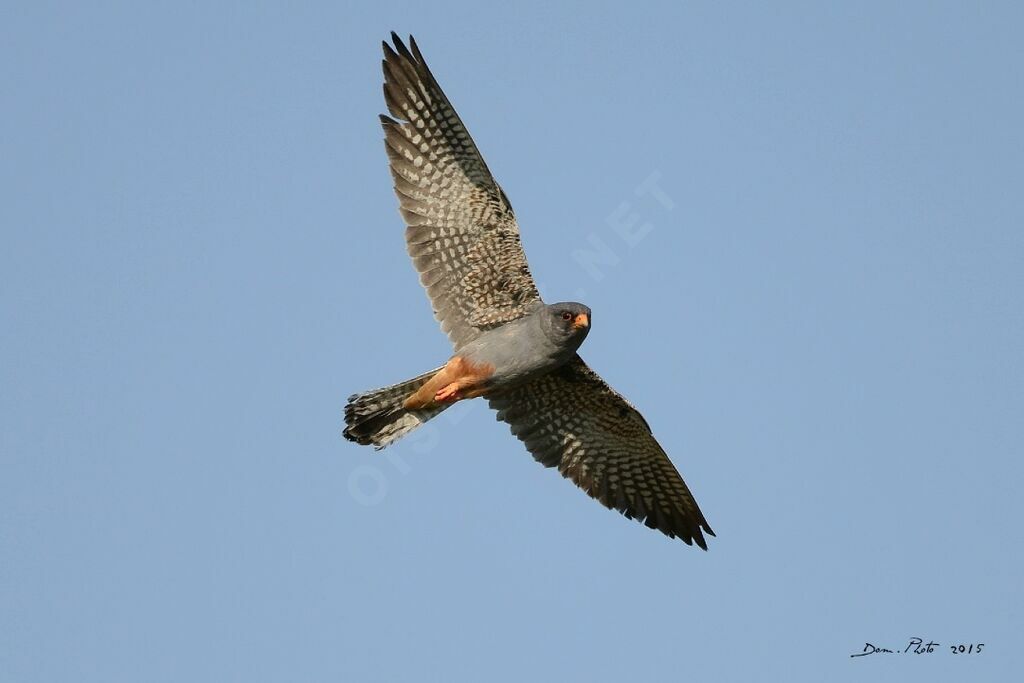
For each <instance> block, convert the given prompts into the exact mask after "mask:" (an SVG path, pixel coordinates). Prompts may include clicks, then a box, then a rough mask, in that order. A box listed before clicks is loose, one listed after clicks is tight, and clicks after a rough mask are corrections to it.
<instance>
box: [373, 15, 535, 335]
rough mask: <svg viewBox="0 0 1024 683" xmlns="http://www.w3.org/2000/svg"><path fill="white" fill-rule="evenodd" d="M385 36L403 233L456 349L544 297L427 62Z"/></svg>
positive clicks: (501, 201)
mask: <svg viewBox="0 0 1024 683" xmlns="http://www.w3.org/2000/svg"><path fill="white" fill-rule="evenodd" d="M391 38H392V40H393V41H394V44H395V45H394V48H393V49H392V47H391V46H390V45H388V44H387V43H384V99H385V100H386V101H387V105H388V111H389V112H390V113H391V116H394V117H396V118H397V119H399V120H395V119H393V118H391V117H388V116H381V117H380V119H381V123H382V124H383V126H384V139H385V142H386V143H387V152H388V158H389V159H390V160H391V174H392V176H394V179H395V193H396V194H397V195H398V199H399V204H400V210H401V213H402V217H403V218H404V219H405V223H406V225H407V226H408V227H407V228H406V231H405V241H406V245H407V248H408V250H409V255H410V256H411V257H412V260H413V263H414V264H415V266H416V270H417V271H419V273H420V282H421V283H422V284H423V286H424V287H425V288H426V290H427V294H428V295H429V297H430V301H431V303H432V304H433V307H434V316H435V317H436V318H437V319H438V321H439V322H440V323H441V329H442V330H444V332H445V333H446V334H447V335H448V338H449V339H450V340H451V342H452V344H453V345H454V346H455V347H456V348H458V347H459V346H461V345H463V344H465V343H466V342H468V341H470V340H472V339H473V338H475V337H476V336H477V335H478V334H479V333H480V331H481V330H484V329H488V328H490V327H494V326H495V325H499V324H501V323H504V322H508V321H509V320H515V319H516V318H519V317H521V316H522V315H523V314H524V310H525V308H526V307H527V305H528V304H529V303H531V302H533V301H538V300H539V299H540V295H539V294H538V293H537V287H536V285H535V284H534V282H533V277H532V276H531V275H530V270H529V268H528V267H527V265H526V255H525V254H524V253H523V248H522V246H521V245H520V242H519V226H518V225H516V219H515V216H514V215H513V214H512V207H511V206H509V202H508V198H507V197H505V193H504V192H502V190H501V188H500V187H499V186H498V183H497V182H495V180H494V178H493V177H492V176H491V172H490V171H489V170H488V169H487V164H485V163H484V160H483V157H481V156H480V152H479V151H478V150H477V148H476V145H475V144H473V139H472V138H471V137H470V136H469V133H468V132H467V131H466V128H465V126H463V125H462V121H461V120H460V119H459V115H458V114H456V113H455V109H453V108H452V105H451V103H450V102H449V101H448V98H447V97H445V95H444V93H443V92H442V91H441V86H439V85H438V84H437V81H436V80H434V76H433V75H432V74H431V73H430V69H428V68H427V64H426V62H425V61H423V55H421V54H420V51H419V48H418V47H417V46H416V41H415V40H414V39H412V38H411V37H410V39H409V44H410V47H411V48H412V51H411V52H410V51H409V49H408V48H406V46H405V45H404V44H403V43H402V41H401V39H400V38H399V37H398V36H397V35H395V34H394V33H392V34H391Z"/></svg>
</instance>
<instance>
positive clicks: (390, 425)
mask: <svg viewBox="0 0 1024 683" xmlns="http://www.w3.org/2000/svg"><path fill="white" fill-rule="evenodd" d="M441 369H442V368H437V369H436V370H431V371H430V372H427V373H425V374H422V375H420V376H419V377H415V378H413V379H410V380H406V381H405V382H399V383H398V384H392V385H391V386H389V387H382V388H380V389H374V390H373V391H367V392H365V393H362V394H353V395H352V396H349V398H348V405H346V406H345V431H344V432H342V434H344V436H345V438H346V439H348V440H349V441H355V442H356V443H358V444H362V445H364V446H368V445H370V444H372V445H374V446H376V447H377V448H378V449H380V448H384V447H385V446H387V445H388V444H390V443H393V442H395V441H397V440H398V439H400V438H402V437H403V436H405V435H406V434H408V433H409V432H411V431H412V430H414V429H416V428H417V427H419V426H420V425H421V424H423V423H424V422H426V421H427V420H429V419H431V418H433V417H436V416H437V415H440V414H441V412H443V411H444V409H445V408H447V407H448V406H449V405H451V404H450V403H446V404H442V405H437V404H434V405H433V406H431V407H429V408H422V409H419V410H409V409H406V408H404V407H403V405H402V404H403V403H404V402H405V399H407V398H409V397H410V396H412V395H413V394H414V393H416V390H417V389H419V388H420V387H422V386H423V385H424V384H426V383H427V382H428V381H429V380H430V378H431V377H433V376H434V375H436V374H437V373H438V372H439V371H440V370H441Z"/></svg>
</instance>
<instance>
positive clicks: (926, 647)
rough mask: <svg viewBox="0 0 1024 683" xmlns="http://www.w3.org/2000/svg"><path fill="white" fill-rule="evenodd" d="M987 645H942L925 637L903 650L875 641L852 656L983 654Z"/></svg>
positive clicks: (909, 644)
mask: <svg viewBox="0 0 1024 683" xmlns="http://www.w3.org/2000/svg"><path fill="white" fill-rule="evenodd" d="M984 647H985V643H956V644H955V645H942V644H941V643H937V642H935V641H934V640H929V641H928V642H925V640H924V638H916V637H915V638H911V639H910V642H909V643H907V646H906V647H905V648H903V649H902V650H899V649H892V648H888V647H882V646H881V645H875V644H874V643H864V649H863V650H861V651H860V652H855V653H854V654H852V655H850V656H851V657H867V656H868V655H902V654H914V655H928V654H932V653H935V652H943V651H945V652H949V653H951V654H954V655H974V654H981V650H982V648H984Z"/></svg>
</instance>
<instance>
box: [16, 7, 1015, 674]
mask: <svg viewBox="0 0 1024 683" xmlns="http://www.w3.org/2000/svg"><path fill="white" fill-rule="evenodd" d="M1022 20H1024V13H1022V11H1021V10H1020V9H1019V7H1018V6H1016V5H1014V4H1010V3H1003V4H1000V3H986V4H984V5H982V6H967V5H963V4H959V3H900V4H899V5H898V6H892V4H891V3H866V4H864V3H858V4H856V5H855V6H854V5H849V6H846V7H826V6H823V4H822V3H785V4H782V5H779V4H772V5H770V6H768V5H765V4H764V3H749V4H742V3H727V4H723V3H644V6H643V8H639V7H636V6H627V4H626V3H617V4H604V5H586V6H584V5H578V6H569V5H566V6H552V5H551V4H541V3H536V4H518V5H516V6H514V7H513V6H506V7H502V8H496V7H490V6H487V5H486V4H485V3H477V2H473V3H445V2H431V3H407V2H388V3H374V5H369V4H368V5H366V6H348V5H345V4H340V3H307V4H304V5H303V6H302V7H291V6H286V5H284V4H273V3H216V4H215V5H213V4H209V5H208V4H203V3H188V4H185V5H183V4H181V3H160V4H151V3H149V4H140V3H121V4H115V3H99V4H96V5H94V6H92V7H85V6H80V5H78V4H72V3H36V4H31V6H23V7H21V8H17V7H14V6H12V5H8V6H5V8H4V9H2V10H0V46H2V47H0V53H2V56H3V58H2V59H0V101H2V102H0V103H2V110H3V112H4V113H3V117H2V119H0V120H2V123H0V127H2V128H0V130H2V135H0V187H2V194H3V201H2V202H0V227H2V230H3V245H4V248H3V250H0V283H2V286H0V306H2V311H3V320H4V323H5V324H4V326H3V327H4V331H3V333H2V334H0V351H2V355H0V358H2V367H0V384H2V386H3V391H2V392H0V401H2V411H0V466H2V474H0V614H3V618H2V620H0V678H3V679H4V680H11V681H68V680H75V681H104V682H111V681H139V680H146V681H230V680H244V681H295V680H301V681H428V680H437V681H479V680H495V681H523V680H538V681H555V680H559V681H565V680H590V681H621V680H650V681H676V680H679V681H682V680H714V681H750V680H787V681H820V680H830V681H860V680H871V681H897V680H898V681H908V680H921V681H962V680H978V681H988V680H1009V679H1010V678H1011V677H1013V675H1014V674H1015V673H1016V674H1017V675H1019V674H1020V672H1021V670H1022V669H1024V667H1022V663H1024V657H1022V655H1021V648H1020V643H1019V637H1020V634H1021V633H1022V632H1024V629H1022V597H1024V596H1022V584H1021V580H1020V577H1021V575H1022V573H1024V561H1022V550H1021V548H1022V541H1024V539H1022V534H1021V530H1020V520H1021V519H1022V517H1024V505H1022V503H1021V497H1020V493H1019V483H1020V481H1021V479H1022V476H1024V469H1022V465H1021V457H1020V456H1021V447H1022V446H1021V445H1022V443H1024V427H1022V424H1024V421H1022V419H1021V416H1022V409H1024V381H1022V380H1024V353H1022V349H1024V231H1022V229H1021V228H1022V225H1024V198H1022V193H1021V188H1022V187H1024V162H1022V159H1024V154H1022V152H1024V133H1022V126H1021V121H1024V99H1022V96H1021V83H1022V77H1024V53H1022V50H1021V43H1020V26H1021V22H1022ZM392 29H395V30H397V31H399V32H400V33H403V34H406V33H409V32H412V33H414V34H415V35H416V36H417V38H418V41H419V43H420V46H421V47H422V49H423V51H424V53H425V55H426V57H427V59H428V61H429V63H430V65H431V67H432V68H433V70H434V72H435V74H436V75H437V77H438V79H439V80H440V82H441V84H442V85H443V87H444V88H445V89H446V91H447V93H448V95H449V97H450V98H451V99H452V101H453V102H454V104H455V106H456V107H457V108H458V110H459V112H460V113H461V114H462V116H463V118H464V120H465V121H466V123H467V125H468V127H469V129H470V131H471V132H472V133H473V135H474V136H475V138H476V141H477V143H478V145H479V146H480V148H481V149H482V151H483V153H484V155H485V157H486V159H487V161H488V163H489V165H490V167H491V170H492V171H493V172H494V174H495V176H496V177H497V178H498V180H499V181H500V182H501V183H502V184H503V186H504V189H505V190H506V192H507V193H508V195H509V197H510V199H511V201H512V204H513V206H514V207H515V209H516V213H517V216H518V219H519V223H520V225H521V227H522V231H523V241H524V245H525V248H526V251H527V255H528V257H529V259H530V264H531V267H532V269H533V271H534V273H535V274H536V276H537V279H538V281H539V284H540V287H541V291H542V294H543V295H544V296H545V298H547V299H548V300H563V299H580V300H582V301H584V302H586V303H587V304H588V305H590V306H591V307H592V308H593V310H594V327H593V331H592V333H591V334H590V336H589V338H588V339H587V341H586V343H585V345H584V347H583V349H582V353H583V355H584V357H585V358H586V359H587V360H588V362H589V363H590V364H591V365H592V366H593V367H594V368H595V369H597V370H598V371H599V372H600V373H601V374H602V375H603V376H604V377H605V378H606V379H607V380H608V381H609V382H610V383H611V384H612V385H613V386H615V387H616V388H617V389H618V390H619V391H621V392H622V393H623V394H625V395H626V396H627V397H628V398H629V399H631V400H632V401H633V402H634V403H635V404H637V405H638V406H639V407H640V409H641V410H642V411H643V413H644V414H645V416H646V417H647V419H648V420H649V422H650V423H651V425H652V427H653V429H654V432H655V434H656V435H657V436H658V438H659V439H660V441H661V443H662V444H663V445H664V447H665V448H666V450H667V451H668V452H669V453H670V454H671V456H672V457H673V459H674V461H675V463H676V464H677V466H678V467H679V469H680V470H681V472H682V473H683V475H684V477H685V478H686V480H687V482H688V483H689V484H690V486H691V488H692V489H693V491H694V493H695V495H696V497H697V499H698V501H699V502H700V504H701V507H702V508H703V510H704V512H705V514H706V516H707V518H708V520H709V522H710V523H711V525H712V527H713V528H714V529H715V531H716V532H717V533H718V537H717V538H715V539H711V544H710V550H709V552H707V553H704V552H701V551H699V550H696V549H694V548H690V547H687V546H685V545H683V544H682V543H680V542H678V541H671V540H669V539H667V538H665V537H663V536H661V535H660V534H657V533H654V532H651V531H649V530H647V529H645V528H643V527H642V526H640V525H638V524H636V523H635V522H630V521H628V520H625V519H623V518H621V517H619V516H618V515H617V514H614V513H612V512H609V511H607V510H604V509H603V508H602V507H601V506H599V505H597V504H596V503H594V502H593V501H590V500H589V499H587V498H586V497H585V496H584V495H582V494H581V493H579V492H578V491H577V490H575V489H574V487H573V486H572V485H570V484H569V483H568V482H566V481H564V480H562V479H561V478H560V477H559V476H558V475H557V474H556V473H555V472H553V471H551V470H545V469H544V468H542V467H540V466H539V465H538V464H536V463H535V462H534V461H533V459H532V458H531V457H530V456H529V455H528V454H527V453H526V451H525V449H524V448H523V447H522V445H521V444H520V443H519V442H518V441H516V440H515V439H514V438H512V437H511V435H509V434H508V430H507V427H506V426H504V425H502V424H500V423H497V422H496V421H495V420H494V418H493V414H492V413H491V412H490V411H489V410H488V409H487V407H486V406H485V405H484V404H482V403H480V402H475V403H470V404H466V405H463V406H459V407H458V408H456V409H453V410H452V411H449V412H448V413H446V414H445V415H444V416H442V417H441V418H439V419H438V420H437V421H436V422H435V423H432V424H431V425H429V426H428V427H426V428H424V429H423V430H422V432H421V433H420V434H418V435H416V436H415V437H414V438H410V439H409V440H408V441H407V442H404V443H402V444H400V445H399V446H397V447H395V448H393V449H388V450H386V451H383V452H379V453H377V452H374V451H373V450H371V449H365V448H360V447H357V446H355V445H353V444H349V443H347V442H344V441H343V440H342V439H341V437H340V430H341V427H340V421H341V409H342V407H343V405H344V401H345V398H346V397H347V396H348V395H349V394H350V393H353V392H355V391H358V390H363V389H368V388H372V387H374V386H379V385H381V384H386V383H391V382H394V381H398V380H401V379H404V378H406V377H409V376H412V375H415V374H418V373H420V372H423V371H425V370H427V369H430V368H433V367H436V366H437V365H439V364H440V363H441V362H442V361H444V360H445V358H446V357H447V355H448V353H449V348H448V346H447V342H446V340H445V339H444V337H443V336H442V334H441V333H440V332H439V330H438V329H437V327H436V324H435V323H434V321H433V319H432V316H431V314H430V309H429V306H428V304H427V302H426V298H425V296H424V294H423V293H422V291H421V289H420V288H419V286H418V283H417V279H416V276H415V274H414V272H413V269H412V267H411V264H410V263H409V262H408V258H407V257H406V255H405V253H404V247H403V242H402V224H401V221H400V218H399V216H398V213H397V211H396V202H395V199H394V197H393V195H392V192H391V187H390V178H389V175H388V172H387V169H386V159H385V155H384V150H383V144H382V141H381V137H382V136H381V131H380V129H379V125H378V123H377V118H376V117H377V114H378V113H380V112H382V111H383V98H382V95H381V88H380V81H381V74H380V64H379V60H380V41H381V40H382V39H383V38H385V37H386V36H387V35H388V32H389V31H390V30H392ZM645 181H648V182H654V183H656V184H657V187H658V188H659V194H655V193H651V192H642V191H638V188H640V187H641V186H642V185H643V183H644V182H645ZM624 220H626V221H635V225H637V226H641V227H642V230H641V232H643V236H642V238H641V239H634V240H624V239H623V237H622V235H621V234H620V232H618V231H616V229H615V227H614V226H615V225H616V224H617V223H621V222H622V221H624ZM586 253H591V254H593V253H601V254H602V257H601V259H600V260H599V261H598V262H597V263H596V265H595V264H594V262H593V261H592V260H591V261H588V260H587V257H586V256H585V254H586ZM581 254H582V255H581ZM588 264H589V265H588ZM914 636H919V637H922V638H923V639H925V640H926V641H927V640H933V641H935V642H938V643H940V644H941V647H940V648H939V650H938V651H936V652H934V653H931V654H925V655H909V654H907V655H902V654H900V655H896V654H893V655H884V654H878V655H873V656H870V657H863V658H858V659H851V658H850V657H849V655H850V654H851V653H854V652H858V651H860V650H861V649H862V648H863V647H864V643H865V642H872V643H875V644H877V645H879V646H883V647H889V648H891V649H899V650H902V649H903V648H904V647H905V645H906V643H907V642H908V640H909V639H910V638H911V637H914ZM960 643H964V644H973V643H985V649H984V650H983V652H982V653H981V654H972V655H954V654H953V653H952V652H950V651H949V646H950V645H956V644H960Z"/></svg>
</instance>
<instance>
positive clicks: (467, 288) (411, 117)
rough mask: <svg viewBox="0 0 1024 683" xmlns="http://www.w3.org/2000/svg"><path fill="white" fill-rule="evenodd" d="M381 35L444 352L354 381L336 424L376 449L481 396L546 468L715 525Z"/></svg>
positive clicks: (428, 87) (652, 519)
mask: <svg viewBox="0 0 1024 683" xmlns="http://www.w3.org/2000/svg"><path fill="white" fill-rule="evenodd" d="M391 39H392V41H393V43H394V44H393V45H389V44H388V43H386V42H385V43H384V61H383V66H384V100H385V102H386V103H387V108H388V112H389V113H390V116H384V115H382V116H381V117H380V121H381V125H382V126H383V127H384V140H385V143H386V145H385V146H386V149H387V154H388V159H389V161H390V165H391V175H392V176H393V178H394V184H395V194H397V195H398V203H399V210H400V212H401V214H402V218H403V219H404V220H405V224H406V226H407V227H406V230H405V241H406V247H407V250H408V252H409V256H411V257H412V261H413V264H414V265H415V267H416V270H417V271H418V272H419V275H420V282H421V283H422V285H423V287H424V288H425V289H426V290H427V295H428V297H429V298H430V301H431V303H432V305H433V309H434V316H435V317H436V318H437V320H438V322H439V323H440V324H441V329H442V330H443V331H444V332H445V333H446V334H447V335H448V338H449V340H450V341H451V344H452V347H453V349H454V352H453V355H452V357H451V358H450V359H449V360H448V362H447V363H445V364H444V365H442V366H441V367H439V368H436V369H434V370H431V371H430V372H426V373H424V374H422V375H420V376H419V377H415V378H413V379H410V380H406V381H405V382H400V383H398V384H394V385H391V386H388V387H383V388H381V389H375V390H373V391H367V392H365V393H361V394H355V395H353V396H351V397H349V400H348V405H346V406H345V425H346V426H345V430H344V436H345V438H346V439H348V440H350V441H354V442H356V443H358V444H363V445H373V446H375V447H377V448H378V449H379V448H383V447H385V446H387V445H388V444H391V443H393V442H394V441H396V440H397V439H399V438H401V437H402V436H404V435H405V434H408V433H409V432H410V431H412V430H413V429H415V428H416V427H418V426H420V425H422V424H423V423H424V422H426V421H427V420H430V419H431V418H434V417H436V416H437V415H439V414H440V413H441V412H442V411H444V410H446V409H447V408H449V407H450V406H452V405H453V404H454V403H455V402H457V401H462V400H465V399H471V398H476V397H482V398H484V399H486V400H487V402H488V403H489V404H490V406H491V407H492V408H494V409H495V410H497V412H498V415H497V419H498V420H502V421H504V422H507V423H508V424H509V426H510V427H511V429H512V433H513V434H514V435H515V436H516V437H518V438H519V439H520V440H521V441H522V442H523V443H524V444H525V445H526V448H527V450H529V451H530V453H531V454H532V455H533V457H534V458H536V459H537V461H539V462H540V463H541V464H543V465H544V466H546V467H557V468H558V470H559V472H561V473H562V475H563V476H564V477H567V478H569V479H571V480H572V481H573V482H575V483H576V484H577V485H578V486H579V487H580V488H581V489H583V490H584V491H585V492H586V493H587V494H588V495H590V496H591V497H593V498H595V499H596V500H598V501H600V502H601V503H602V504H604V505H605V506H606V507H609V508H614V509H617V510H619V511H620V512H621V513H622V514H624V515H625V516H626V517H629V518H631V519H632V518H635V519H638V520H641V521H643V523H644V524H646V525H647V526H648V527H650V528H652V529H657V530H659V531H661V532H662V533H664V534H666V535H668V536H669V537H671V538H676V537H678V538H680V539H682V540H683V541H684V542H686V543H687V544H692V543H696V544H697V545H698V546H700V547H701V548H703V549H705V550H707V542H706V541H705V539H704V533H707V534H709V535H711V536H714V535H715V534H714V532H713V531H712V530H711V527H710V526H709V525H708V523H707V520H705V519H704V515H703V514H702V513H701V511H700V508H699V507H697V502H696V501H695V500H694V498H693V496H692V495H691V494H690V490H689V489H688V488H687V486H686V483H685V482H684V481H683V479H682V477H681V476H680V475H679V472H678V471H677V470H676V468H675V467H674V466H673V464H672V461H671V460H669V458H668V455H666V453H665V451H664V450H663V449H662V448H661V446H660V445H659V444H658V442H657V441H656V440H655V439H654V436H653V434H652V433H651V428H650V427H649V426H648V424H647V421H646V420H645V419H644V418H643V416H642V415H641V414H640V413H639V411H637V409H636V408H634V407H633V405H632V404H630V403H629V402H628V401H626V399H624V398H623V397H622V396H620V395H619V394H618V393H616V392H615V391H614V390H613V389H612V388H611V387H609V386H608V385H607V384H606V383H605V382H604V380H602V379H601V377H600V376H598V374H597V373H595V372H594V371H593V370H591V369H590V368H589V367H588V366H587V364H586V363H584V362H583V359H582V358H580V356H579V354H578V353H577V349H579V347H580V344H582V343H583V340H584V339H585V338H586V336H587V333H588V332H590V325H591V311H590V309H589V308H587V307H586V306H584V305H583V304H579V303H574V302H565V303H556V304H545V303H544V302H543V301H542V300H541V297H540V294H539V293H538V292H537V287H536V285H535V284H534V281H533V276H532V275H531V274H530V269H529V267H528V266H527V264H526V255H525V254H524V253H523V249H522V246H521V244H520V240H519V226H518V225H517V224H516V218H515V215H514V214H513V213H512V207H511V205H510V204H509V201H508V197H506V196H505V193H504V192H503V191H502V189H501V187H500V186H499V185H498V183H497V182H496V181H495V180H494V177H493V176H491V172H490V171H489V170H488V169H487V164H486V163H484V159H483V157H482V156H481V155H480V152H479V150H477V148H476V145H475V144H474V143H473V139H472V138H471V137H470V136H469V132H468V131H467V130H466V127H465V126H464V125H463V123H462V120H461V119H460V118H459V115H458V114H456V113H455V109H454V108H453V107H452V105H451V103H450V102H449V101H448V98H447V97H446V96H445V94H444V92H442V90H441V86H440V85H438V83H437V80H435V78H434V76H433V74H431V72H430V69H428V68H427V64H426V62H425V61H424V59H423V55H422V54H421V53H420V50H419V48H418V47H417V45H416V41H415V40H414V39H413V38H412V37H410V38H409V46H408V47H406V45H405V44H404V43H403V42H402V40H401V39H400V38H399V37H398V36H397V35H396V34H395V33H392V34H391Z"/></svg>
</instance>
